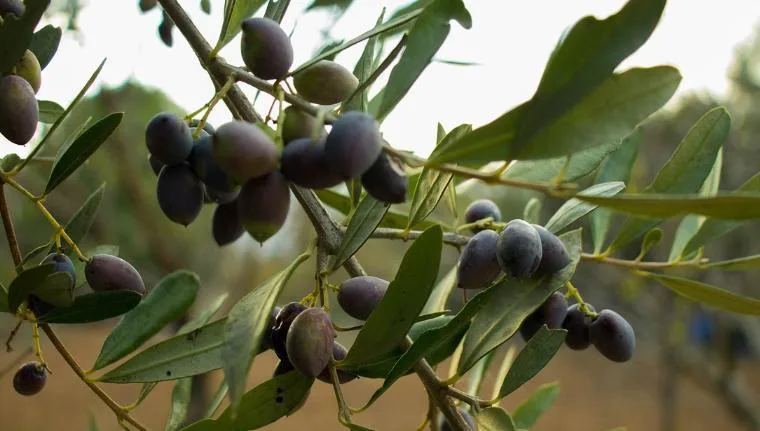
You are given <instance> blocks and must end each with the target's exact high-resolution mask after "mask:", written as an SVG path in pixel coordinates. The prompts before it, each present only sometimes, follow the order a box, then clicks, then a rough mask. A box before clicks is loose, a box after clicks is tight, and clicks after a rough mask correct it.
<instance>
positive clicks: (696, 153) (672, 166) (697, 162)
mask: <svg viewBox="0 0 760 431" xmlns="http://www.w3.org/2000/svg"><path fill="white" fill-rule="evenodd" d="M730 128H731V118H730V117H729V115H728V112H727V111H726V109H725V108H714V109H712V110H710V111H709V112H707V113H706V114H704V115H703V116H702V117H701V118H700V119H699V120H698V121H697V123H696V124H694V126H693V127H692V128H691V129H690V130H689V132H688V133H687V134H686V136H685V137H684V138H683V140H682V141H681V143H680V144H679V145H678V148H676V150H675V151H674V152H673V155H672V156H671V158H670V160H668V162H667V163H666V164H665V166H663V167H662V169H660V171H659V172H658V173H657V176H656V177H655V178H654V180H652V182H651V183H650V184H649V185H648V186H647V187H646V188H645V189H644V191H643V193H644V194H646V193H652V194H658V193H667V194H674V195H677V194H687V193H696V192H697V191H699V189H700V188H701V187H702V184H703V183H704V182H705V179H707V177H708V175H709V174H710V171H711V170H712V167H713V165H714V164H715V158H716V157H717V155H718V150H719V149H720V148H721V146H722V145H723V143H724V142H725V141H726V138H727V137H728V132H729V130H730ZM625 196H626V195H619V196H617V197H616V198H624V197H625ZM581 199H583V200H586V199H585V197H581ZM586 202H592V201H589V200H586ZM600 206H603V205H600ZM647 215H648V216H652V217H656V216H657V214H647ZM661 221H662V220H656V219H655V220H642V219H637V218H628V219H627V220H626V221H625V222H624V223H623V225H622V226H621V227H620V230H619V231H618V234H617V237H616V238H615V240H614V241H613V242H612V244H611V245H610V246H609V248H608V250H609V251H615V250H618V249H620V247H622V246H624V245H626V244H628V243H629V242H631V241H633V240H634V239H636V238H638V237H640V236H641V235H643V234H644V233H645V232H647V231H648V230H649V229H651V228H653V227H656V226H657V225H658V224H660V222H661Z"/></svg>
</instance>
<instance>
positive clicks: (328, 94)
mask: <svg viewBox="0 0 760 431" xmlns="http://www.w3.org/2000/svg"><path fill="white" fill-rule="evenodd" d="M293 86H294V87H295V88H296V91H298V94H299V95H301V97H303V98H304V99H306V100H308V101H309V102H312V103H316V104H319V105H333V104H335V103H340V102H342V101H344V100H346V99H347V98H348V96H350V95H351V94H352V93H353V92H354V91H355V90H356V89H357V88H358V87H359V79H358V78H357V77H356V76H354V74H353V73H351V71H349V70H348V69H346V68H345V67H343V66H341V65H340V64H338V63H336V62H334V61H331V60H320V61H318V62H317V63H315V64H314V65H312V66H310V67H308V68H307V69H304V70H303V71H301V72H298V73H297V74H295V75H294V76H293Z"/></svg>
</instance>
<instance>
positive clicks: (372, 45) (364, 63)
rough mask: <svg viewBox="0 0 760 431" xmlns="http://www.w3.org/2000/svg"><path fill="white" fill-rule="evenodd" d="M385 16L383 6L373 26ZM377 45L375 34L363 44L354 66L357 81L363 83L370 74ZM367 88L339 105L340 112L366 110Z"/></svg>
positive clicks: (381, 21)
mask: <svg viewBox="0 0 760 431" xmlns="http://www.w3.org/2000/svg"><path fill="white" fill-rule="evenodd" d="M384 16H385V8H383V10H382V12H380V16H379V17H378V18H377V22H375V28H378V27H379V26H381V25H382V24H383V17H384ZM376 47H377V35H375V36H372V37H370V38H369V39H367V44H366V45H365V46H364V51H362V55H361V57H359V60H358V61H357V62H356V66H354V76H356V77H357V78H358V79H359V82H361V83H364V82H366V81H367V79H368V78H369V77H370V76H371V75H372V63H373V62H374V59H375V50H376ZM369 90H370V87H369V86H367V87H366V88H364V89H363V90H361V91H360V92H359V93H357V94H355V95H353V97H351V98H349V99H348V100H346V101H345V102H343V104H342V105H341V112H348V111H362V112H367V108H368V104H369V100H368V97H369Z"/></svg>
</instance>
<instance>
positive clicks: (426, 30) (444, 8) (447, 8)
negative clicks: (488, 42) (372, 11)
mask: <svg viewBox="0 0 760 431" xmlns="http://www.w3.org/2000/svg"><path fill="white" fill-rule="evenodd" d="M452 19H454V20H456V21H457V22H459V24H460V25H461V26H462V27H464V28H466V29H469V28H470V27H472V17H470V13H469V12H468V11H467V9H466V8H465V6H464V3H462V1H461V0H434V1H433V2H432V3H430V4H429V5H428V6H426V7H425V8H424V9H422V13H421V14H420V16H419V18H417V20H416V21H415V22H414V24H413V25H412V28H411V30H409V33H408V35H409V37H408V39H407V42H406V48H405V49H404V53H403V54H401V58H400V59H399V60H398V63H396V65H395V66H394V67H393V69H392V70H391V74H390V77H389V78H388V83H387V84H386V86H385V92H384V94H383V99H382V103H381V104H380V108H379V110H378V112H377V116H376V118H377V120H378V121H380V122H382V120H383V119H384V118H385V117H386V116H387V115H388V114H389V113H390V112H391V111H392V110H393V108H395V107H396V105H397V104H398V103H399V102H400V101H401V99H402V98H403V97H404V96H405V95H406V94H407V92H409V89H410V88H412V84H414V82H415V81H416V80H417V78H419V76H420V75H421V74H422V72H423V71H424V70H425V68H427V66H428V65H429V64H430V62H431V61H432V60H433V57H434V56H435V53H436V52H438V49H439V48H440V47H441V45H443V42H444V41H445V40H446V37H447V36H448V35H449V31H450V30H451V24H450V23H449V21H451V20H452Z"/></svg>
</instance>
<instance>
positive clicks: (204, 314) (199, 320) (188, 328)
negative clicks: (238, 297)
mask: <svg viewBox="0 0 760 431" xmlns="http://www.w3.org/2000/svg"><path fill="white" fill-rule="evenodd" d="M228 296H230V294H229V293H227V292H225V293H223V294H221V295H219V296H217V297H216V299H214V300H213V301H211V302H210V303H209V304H208V305H206V306H205V307H203V311H201V312H200V313H198V315H197V316H195V317H193V318H192V319H191V320H190V321H189V322H187V323H185V324H184V325H182V327H181V328H179V330H178V331H177V335H181V334H187V333H188V332H192V331H195V330H196V329H198V328H200V327H201V326H204V325H205V324H207V323H208V322H209V320H211V318H212V317H214V314H216V312H217V311H219V309H220V308H222V305H224V301H226V300H227V297H228Z"/></svg>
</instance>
